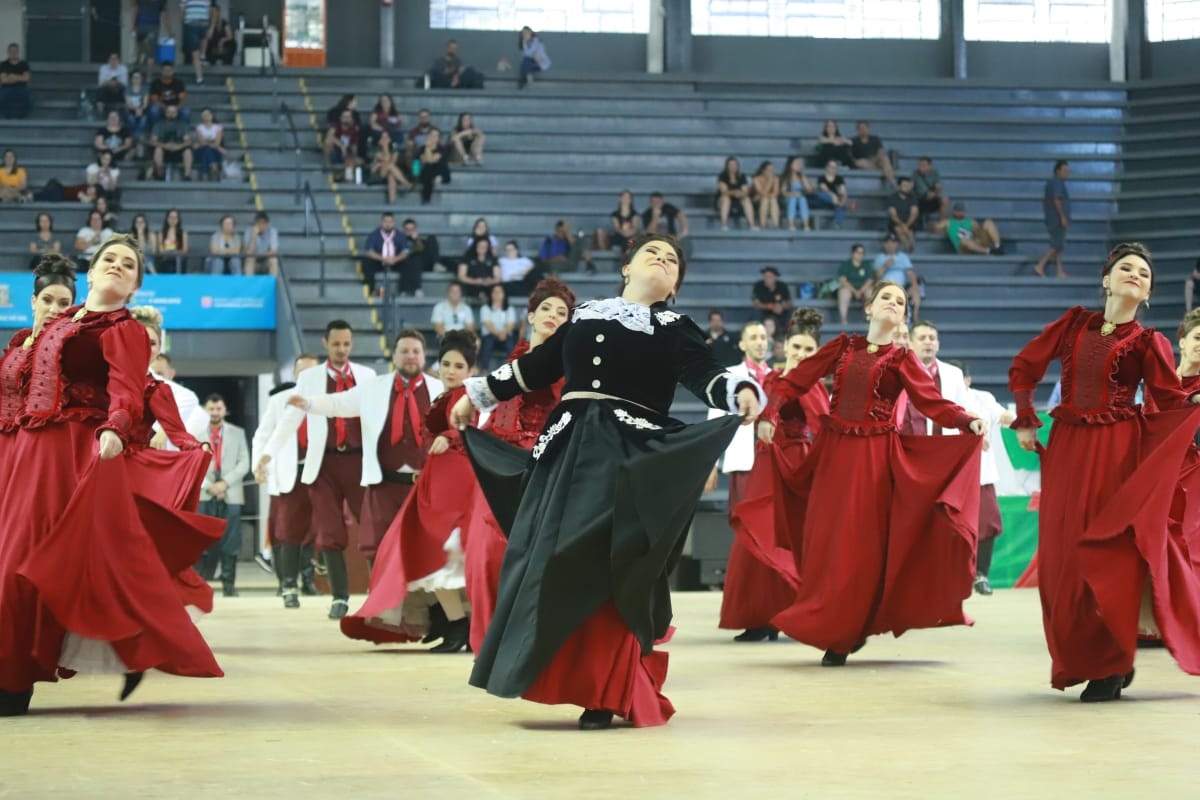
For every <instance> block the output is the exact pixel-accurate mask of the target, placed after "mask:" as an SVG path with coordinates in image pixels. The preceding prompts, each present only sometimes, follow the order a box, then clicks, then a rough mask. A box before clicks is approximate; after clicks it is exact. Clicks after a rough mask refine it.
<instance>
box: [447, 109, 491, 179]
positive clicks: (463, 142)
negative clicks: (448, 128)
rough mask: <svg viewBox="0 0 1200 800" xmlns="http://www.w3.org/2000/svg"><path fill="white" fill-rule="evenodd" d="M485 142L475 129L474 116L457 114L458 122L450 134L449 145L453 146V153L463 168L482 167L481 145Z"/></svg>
mask: <svg viewBox="0 0 1200 800" xmlns="http://www.w3.org/2000/svg"><path fill="white" fill-rule="evenodd" d="M485 141H487V136H486V135H484V133H483V131H481V130H479V128H477V127H475V116H474V115H473V114H469V113H466V112H463V113H462V114H459V115H458V122H456V123H454V132H453V133H451V134H450V144H452V145H453V146H454V153H455V154H456V155H457V156H458V160H459V162H460V163H461V164H463V166H467V165H469V164H474V165H475V166H477V167H482V166H483V143H484V142H485Z"/></svg>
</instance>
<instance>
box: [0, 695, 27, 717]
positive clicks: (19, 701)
mask: <svg viewBox="0 0 1200 800" xmlns="http://www.w3.org/2000/svg"><path fill="white" fill-rule="evenodd" d="M32 699H33V689H32V688H29V689H26V690H25V691H23V692H6V691H3V690H0V717H23V716H25V715H26V714H28V713H29V701H30V700H32Z"/></svg>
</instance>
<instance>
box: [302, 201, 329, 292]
mask: <svg viewBox="0 0 1200 800" xmlns="http://www.w3.org/2000/svg"><path fill="white" fill-rule="evenodd" d="M303 192H304V235H305V236H308V235H309V233H310V232H311V230H312V226H311V225H310V224H309V223H310V221H311V222H313V223H315V225H316V228H317V237H318V243H319V247H320V253H321V272H320V289H319V292H320V296H321V297H324V296H325V226H323V225H322V224H321V212H320V210H319V209H318V208H317V198H316V196H315V195H313V190H312V184H310V183H309V182H308V181H305V182H304V188H303Z"/></svg>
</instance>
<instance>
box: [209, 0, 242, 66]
mask: <svg viewBox="0 0 1200 800" xmlns="http://www.w3.org/2000/svg"><path fill="white" fill-rule="evenodd" d="M214 11H215V13H213V12H214ZM209 13H210V14H211V15H212V16H211V17H210V18H209V27H208V34H207V35H206V36H205V37H204V56H205V58H206V59H208V63H209V64H224V65H226V66H232V65H233V62H234V59H235V58H236V57H237V38H236V37H235V36H234V35H233V25H231V24H230V23H229V20H227V19H225V18H224V17H222V16H221V12H220V9H219V8H217V6H216V4H215V3H214V4H213V6H212V8H211V9H210V11H209Z"/></svg>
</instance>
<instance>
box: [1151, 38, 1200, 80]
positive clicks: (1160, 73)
mask: <svg viewBox="0 0 1200 800" xmlns="http://www.w3.org/2000/svg"><path fill="white" fill-rule="evenodd" d="M1144 47H1145V48H1146V55H1145V56H1144V58H1145V62H1144V63H1145V64H1146V66H1147V70H1146V74H1145V75H1144V76H1143V77H1146V78H1157V79H1159V80H1196V78H1200V39H1185V40H1183V41H1180V42H1157V43H1155V44H1150V45H1144Z"/></svg>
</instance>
